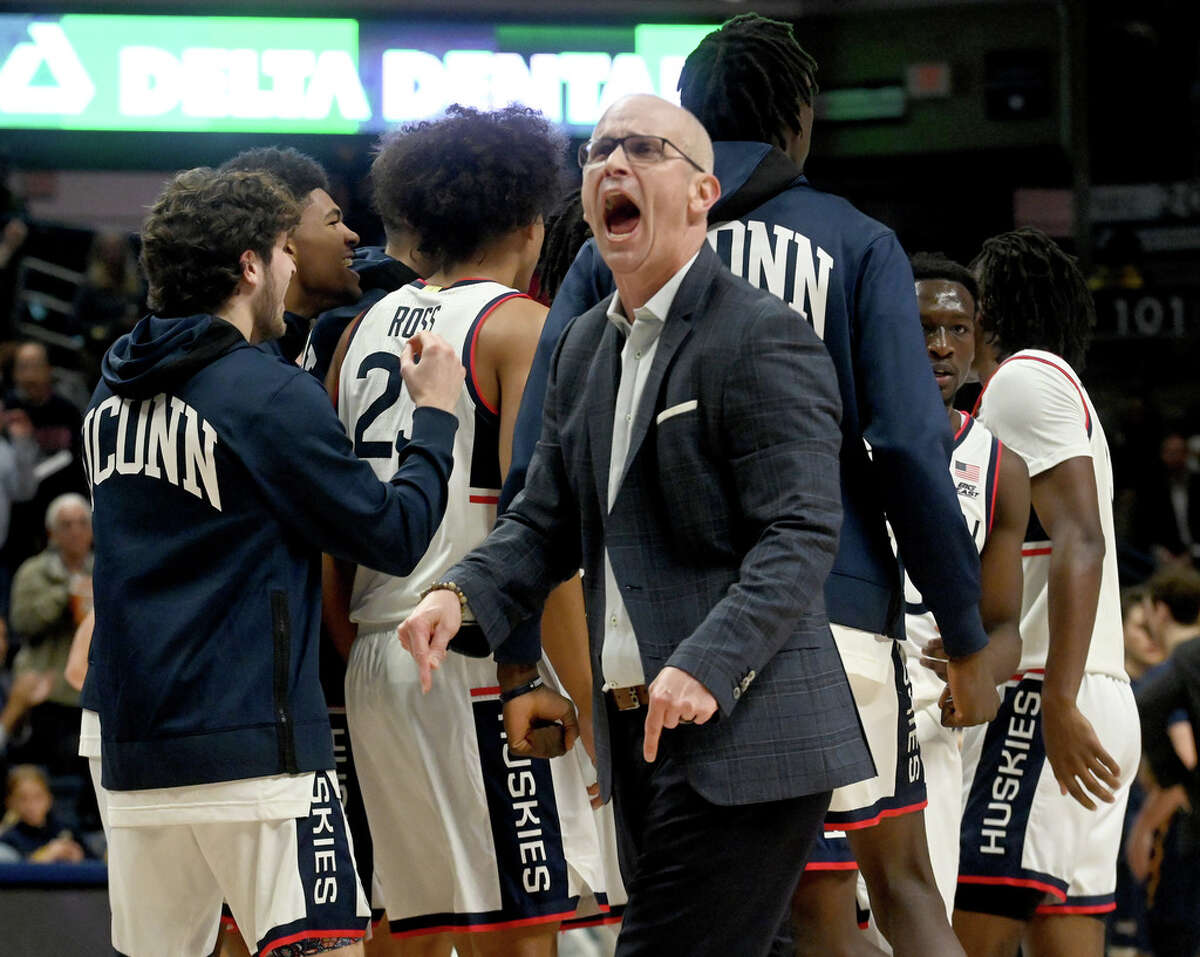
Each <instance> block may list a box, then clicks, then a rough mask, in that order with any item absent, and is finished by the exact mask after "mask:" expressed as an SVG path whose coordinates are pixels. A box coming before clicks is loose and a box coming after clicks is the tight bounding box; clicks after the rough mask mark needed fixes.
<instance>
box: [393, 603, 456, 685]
mask: <svg viewBox="0 0 1200 957" xmlns="http://www.w3.org/2000/svg"><path fill="white" fill-rule="evenodd" d="M461 625H462V605H461V604H459V601H458V596H457V595H456V594H454V592H452V591H450V590H449V589H445V588H439V589H437V590H436V591H431V592H430V593H429V594H428V595H426V596H425V597H424V598H422V599H421V603H420V604H419V605H417V607H416V608H414V609H413V613H412V614H411V615H409V616H408V617H407V618H405V619H404V621H402V622H401V623H400V627H399V628H397V629H396V637H397V638H399V639H400V644H402V645H403V646H404V650H405V651H407V652H408V653H409V654H410V655H412V656H413V658H415V659H416V662H417V670H418V671H419V672H420V675H421V690H422V691H426V692H427V691H429V689H430V688H432V687H433V673H434V672H435V671H436V670H437V669H438V668H440V667H441V666H442V662H443V661H445V659H446V649H447V647H449V645H450V639H451V638H453V637H454V636H455V635H456V634H458V629H459V627H460V626H461Z"/></svg>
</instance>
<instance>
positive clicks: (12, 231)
mask: <svg viewBox="0 0 1200 957" xmlns="http://www.w3.org/2000/svg"><path fill="white" fill-rule="evenodd" d="M28 235H29V227H28V226H26V225H25V222H24V220H21V219H18V218H17V217H15V216H14V217H13V218H12V219H10V220H9V221H8V222H7V223H5V224H4V230H3V231H2V232H0V269H7V268H8V264H9V263H10V262H12V261H13V258H14V257H15V256H16V254H17V250H18V249H20V248H21V246H22V245H23V244H24V242H25V237H27V236H28Z"/></svg>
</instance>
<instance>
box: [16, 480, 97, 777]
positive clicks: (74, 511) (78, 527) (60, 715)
mask: <svg viewBox="0 0 1200 957" xmlns="http://www.w3.org/2000/svg"><path fill="white" fill-rule="evenodd" d="M46 530H47V533H48V534H49V536H50V545H49V546H48V547H47V548H46V550H45V551H43V552H41V553H40V554H38V555H35V556H34V557H33V558H30V559H29V560H28V561H26V562H25V563H24V564H22V565H21V567H20V568H18V569H17V574H16V576H15V577H14V579H13V591H12V608H11V610H10V619H9V620H10V622H11V624H12V627H13V630H14V631H15V632H16V633H17V634H19V635H21V636H22V638H23V639H24V645H23V647H22V648H21V650H20V651H19V652H17V657H16V659H15V660H14V662H13V670H14V673H15V674H16V675H17V676H20V675H21V674H22V673H24V672H29V671H35V672H44V671H53V672H54V673H55V683H54V688H53V690H52V691H51V692H50V696H49V700H47V701H46V702H45V703H44V704H41V705H39V706H38V707H37V708H35V709H34V711H33V714H32V715H31V722H32V725H33V734H32V736H31V738H30V741H29V743H28V744H27V745H26V746H25V748H24V753H25V754H26V755H27V756H28V757H29V758H32V759H35V760H37V762H38V763H41V764H45V765H46V766H47V767H49V768H50V770H51V771H52V772H54V773H75V772H76V771H78V770H79V761H78V757H77V754H76V752H77V750H78V747H79V692H78V691H76V690H75V689H74V688H72V687H71V686H70V685H69V684H68V683H67V680H66V678H65V677H64V676H63V669H64V668H66V665H67V657H68V655H69V654H70V651H71V640H72V638H73V637H74V635H75V628H76V627H77V626H78V625H79V623H80V622H81V621H83V619H84V617H85V616H86V615H87V613H88V612H89V611H90V610H91V606H92V510H91V506H90V505H89V504H88V501H87V499H85V498H84V497H83V496H82V495H78V494H76V493H73V492H72V493H67V494H66V495H61V496H59V497H58V498H56V499H55V500H54V501H53V502H51V503H50V507H49V508H48V509H47V511H46Z"/></svg>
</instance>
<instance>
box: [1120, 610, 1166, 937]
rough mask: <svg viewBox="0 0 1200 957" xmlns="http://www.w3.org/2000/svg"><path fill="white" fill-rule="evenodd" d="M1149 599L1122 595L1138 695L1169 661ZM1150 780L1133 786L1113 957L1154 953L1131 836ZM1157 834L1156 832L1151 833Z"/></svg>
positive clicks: (1129, 666) (1128, 667)
mask: <svg viewBox="0 0 1200 957" xmlns="http://www.w3.org/2000/svg"><path fill="white" fill-rule="evenodd" d="M1148 610H1149V608H1148V595H1147V592H1146V589H1145V588H1126V589H1125V590H1123V591H1122V592H1121V625H1122V629H1123V631H1124V638H1125V671H1126V672H1127V673H1128V674H1129V684H1130V687H1132V688H1133V690H1134V694H1135V695H1136V694H1137V689H1138V685H1139V683H1140V682H1141V679H1142V677H1143V675H1145V674H1146V673H1147V671H1150V670H1152V669H1153V668H1154V667H1155V666H1156V665H1160V664H1162V663H1163V661H1165V660H1166V657H1167V653H1166V651H1165V649H1164V648H1163V646H1162V645H1161V644H1159V642H1158V641H1157V640H1156V639H1155V637H1154V636H1153V635H1152V634H1151V633H1150V629H1149V627H1147V622H1146V619H1147V614H1148ZM1145 783H1146V778H1145V775H1138V777H1136V778H1134V780H1133V783H1132V784H1130V786H1129V803H1128V805H1126V808H1125V823H1124V825H1123V827H1122V830H1121V848H1122V850H1121V854H1120V856H1119V857H1118V858H1117V891H1116V897H1117V899H1116V904H1117V909H1116V910H1115V911H1113V914H1112V917H1111V919H1110V920H1109V926H1108V946H1109V952H1110V954H1111V955H1112V957H1141V955H1144V954H1148V953H1149V952H1150V935H1149V931H1148V930H1147V929H1146V889H1145V887H1144V886H1143V885H1142V882H1141V880H1140V879H1139V878H1137V877H1135V876H1134V875H1133V873H1132V872H1131V870H1130V868H1129V862H1128V851H1127V850H1126V848H1127V847H1128V846H1129V835H1130V834H1131V833H1132V831H1133V827H1134V822H1135V821H1137V820H1138V815H1139V814H1140V812H1141V810H1142V807H1143V806H1144V805H1145V803H1146V788H1145V786H1144V785H1145ZM1151 833H1153V832H1151Z"/></svg>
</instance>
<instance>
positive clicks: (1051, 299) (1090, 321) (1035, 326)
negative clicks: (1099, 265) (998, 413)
mask: <svg viewBox="0 0 1200 957" xmlns="http://www.w3.org/2000/svg"><path fill="white" fill-rule="evenodd" d="M971 268H972V269H973V270H975V271H976V273H978V274H981V275H982V274H985V273H986V275H987V276H988V284H987V286H985V287H984V288H983V290H982V293H981V299H980V302H979V308H980V310H981V311H982V312H983V313H984V315H985V316H987V317H988V318H987V331H988V337H989V339H990V340H991V341H992V342H993V343H994V344H995V347H996V349H997V350H998V351H999V354H1000V355H1001V356H1009V355H1012V354H1013V353H1014V352H1016V351H1018V350H1020V349H1040V350H1042V351H1045V352H1053V353H1054V354H1055V355H1058V356H1061V357H1062V358H1063V359H1065V360H1066V361H1067V364H1068V365H1070V366H1071V367H1072V368H1074V369H1075V370H1076V371H1078V370H1079V369H1082V368H1083V361H1084V356H1085V355H1086V354H1087V348H1088V343H1089V342H1090V341H1091V338H1092V330H1093V329H1094V328H1095V325H1096V305H1095V303H1094V302H1093V301H1092V294H1091V292H1089V291H1088V287H1087V281H1086V280H1085V279H1084V277H1083V274H1082V273H1081V272H1080V271H1079V267H1078V266H1077V265H1076V264H1075V260H1074V258H1073V257H1071V256H1068V255H1067V254H1066V253H1065V252H1063V250H1062V249H1061V248H1060V247H1059V246H1058V244H1056V243H1055V242H1054V241H1053V240H1051V239H1050V238H1049V237H1048V236H1047V235H1046V234H1045V233H1043V232H1041V231H1040V230H1037V229H1033V228H1032V227H1028V226H1027V227H1025V228H1023V229H1016V230H1013V231H1012V232H1009V233H1003V234H1002V235H999V236H993V237H992V238H991V239H989V240H987V241H986V242H984V244H983V249H982V250H980V252H979V255H978V256H976V257H975V260H974V261H973V262H972V263H971Z"/></svg>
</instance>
